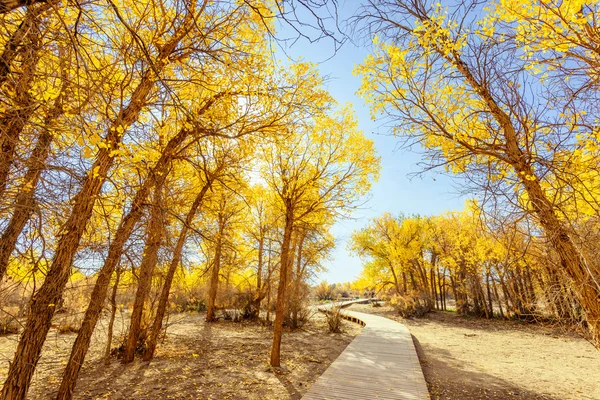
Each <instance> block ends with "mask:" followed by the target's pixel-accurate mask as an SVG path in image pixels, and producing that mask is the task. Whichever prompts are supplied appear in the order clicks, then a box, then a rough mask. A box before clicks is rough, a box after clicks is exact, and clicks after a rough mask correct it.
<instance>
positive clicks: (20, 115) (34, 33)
mask: <svg viewBox="0 0 600 400" xmlns="http://www.w3.org/2000/svg"><path fill="white" fill-rule="evenodd" d="M39 35H40V32H39V30H38V29H37V27H35V28H32V29H31V32H30V34H28V35H27V39H28V41H31V43H25V45H24V46H22V47H21V49H18V50H17V51H18V52H20V53H22V54H23V71H21V74H20V76H19V78H18V79H17V80H16V81H15V82H14V86H13V88H12V89H13V90H14V92H15V99H14V103H15V108H13V109H12V110H10V111H8V112H6V113H5V114H4V115H3V116H2V117H1V118H0V151H1V153H0V197H2V196H4V192H5V191H6V187H7V185H8V177H9V173H10V168H11V166H12V164H13V162H14V157H15V153H16V151H17V145H18V144H19V141H20V137H21V133H22V132H23V129H24V128H25V126H26V125H27V123H28V122H29V118H31V116H32V115H33V112H34V111H35V109H36V102H35V100H34V99H33V98H32V97H31V93H30V91H31V88H32V85H33V82H34V79H35V76H34V75H35V71H36V69H37V64H38V61H39ZM3 56H4V54H3Z"/></svg>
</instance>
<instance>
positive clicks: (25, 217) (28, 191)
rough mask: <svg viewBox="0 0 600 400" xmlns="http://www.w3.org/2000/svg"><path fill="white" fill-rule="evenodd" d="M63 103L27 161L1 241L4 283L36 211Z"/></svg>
mask: <svg viewBox="0 0 600 400" xmlns="http://www.w3.org/2000/svg"><path fill="white" fill-rule="evenodd" d="M62 102H63V99H62V94H61V95H60V96H59V97H58V98H57V99H56V101H55V102H54V106H53V108H52V110H51V111H50V113H49V114H48V115H47V117H46V118H45V120H44V127H43V129H42V131H41V132H40V134H39V136H38V138H37V142H36V144H35V148H34V149H33V152H32V153H31V155H30V156H29V159H28V160H27V166H26V167H27V172H26V173H25V177H24V178H23V183H22V185H21V187H20V190H19V193H18V194H17V198H16V199H15V209H14V211H13V215H12V216H11V218H10V221H9V223H8V225H7V226H6V229H5V230H4V232H3V233H2V238H1V239H0V280H2V278H3V277H4V274H5V273H6V269H7V268H8V260H9V258H10V255H11V254H12V252H13V251H14V249H15V246H16V244H17V239H18V238H19V235H20V234H21V232H22V231H23V228H24V227H25V225H26V224H27V221H29V219H30V218H31V216H32V215H33V212H34V210H35V204H36V202H35V190H36V188H37V184H38V181H39V179H40V176H41V174H42V172H43V171H44V170H45V169H46V162H47V159H48V155H49V154H50V145H51V143H52V138H53V136H52V133H51V132H50V126H51V125H52V124H53V122H54V121H55V120H56V118H58V117H59V116H60V115H61V114H62V113H63V107H62Z"/></svg>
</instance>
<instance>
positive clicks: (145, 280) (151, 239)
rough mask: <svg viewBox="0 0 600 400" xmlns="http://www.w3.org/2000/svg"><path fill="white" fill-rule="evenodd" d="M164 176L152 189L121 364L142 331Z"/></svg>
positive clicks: (156, 245) (159, 241)
mask: <svg viewBox="0 0 600 400" xmlns="http://www.w3.org/2000/svg"><path fill="white" fill-rule="evenodd" d="M165 177H166V174H164V175H161V176H158V177H156V178H155V179H156V186H155V188H154V201H153V202H152V209H151V212H150V221H149V222H148V229H147V231H146V236H147V237H146V245H145V246H144V256H143V257H142V262H141V264H140V275H139V279H138V287H137V291H136V293H135V300H134V303H133V311H132V313H131V321H130V323H129V334H128V336H127V344H126V345H125V352H124V354H123V360H122V362H123V364H127V363H130V362H132V361H133V359H134V357H135V352H136V349H137V345H138V341H139V338H140V334H141V330H142V316H143V313H144V305H145V304H146V299H147V298H148V295H149V294H150V289H151V287H152V275H153V274H154V268H155V267H156V263H157V262H158V250H159V249H160V246H161V244H162V240H163V233H164V228H163V223H164V218H163V212H162V207H163V202H162V192H163V184H164V181H165Z"/></svg>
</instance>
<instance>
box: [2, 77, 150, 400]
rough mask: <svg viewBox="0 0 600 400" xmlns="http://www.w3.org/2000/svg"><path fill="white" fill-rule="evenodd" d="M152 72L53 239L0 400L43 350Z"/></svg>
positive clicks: (22, 392)
mask: <svg viewBox="0 0 600 400" xmlns="http://www.w3.org/2000/svg"><path fill="white" fill-rule="evenodd" d="M152 76H154V75H153V72H148V73H147V74H146V75H145V76H144V77H143V78H142V80H141V82H140V85H139V86H138V87H137V88H136V90H135V91H134V93H133V95H132V97H131V101H130V103H129V105H128V106H127V107H126V108H124V109H122V110H121V112H120V113H119V115H118V117H117V119H116V120H115V121H113V123H112V125H111V127H110V128H109V131H108V134H107V135H106V138H105V143H106V144H107V145H106V147H104V148H102V149H99V150H98V156H97V158H96V160H95V162H94V164H93V165H92V168H90V170H89V173H88V175H87V176H86V178H85V180H84V182H83V185H82V187H81V190H80V191H79V193H77V195H75V197H74V198H73V208H72V211H71V215H70V216H69V218H68V219H67V221H66V222H65V223H64V224H63V226H62V227H61V229H60V233H59V234H58V237H59V240H58V243H57V246H56V250H55V252H54V258H53V259H52V262H51V264H50V268H49V270H48V274H47V275H46V279H45V280H44V283H43V284H42V286H41V287H40V289H39V290H38V292H37V293H36V296H35V298H34V299H33V301H32V302H31V307H30V312H29V316H28V318H27V322H26V324H25V329H24V330H23V334H22V335H21V339H20V340H19V344H18V346H17V350H16V352H15V356H14V359H13V362H12V363H11V364H10V368H9V371H8V376H7V378H6V381H5V383H4V386H3V388H2V393H1V395H0V398H1V399H2V400H20V399H24V398H25V396H26V394H27V390H28V389H29V384H30V382H31V378H32V376H33V372H34V370H35V367H36V365H37V362H38V360H39V357H40V354H41V351H42V346H43V344H44V341H45V340H46V335H47V334H48V330H49V329H50V325H51V321H52V317H53V316H54V311H55V309H56V304H58V303H60V301H61V300H62V294H63V290H64V287H65V285H66V283H67V281H68V280H69V276H70V275H71V266H72V264H73V257H74V256H75V253H76V251H77V248H78V246H79V241H80V240H81V236H82V235H83V232H84V230H85V227H86V225H87V222H88V220H89V219H90V217H91V215H92V210H93V208H94V204H95V202H96V198H97V197H98V195H99V193H100V189H101V188H102V185H103V184H104V181H105V180H106V175H107V173H108V171H109V170H110V169H111V167H112V165H113V161H114V157H115V155H114V153H113V150H115V149H117V148H118V146H119V144H120V142H121V139H122V134H121V133H119V131H120V132H122V129H126V128H128V127H129V126H130V125H131V124H132V123H133V122H135V121H136V120H137V118H138V116H139V113H140V111H141V110H142V108H143V106H144V105H145V103H146V98H147V96H148V95H149V93H150V90H151V89H152V87H153V85H154V79H152V78H150V77H152Z"/></svg>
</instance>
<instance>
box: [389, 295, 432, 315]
mask: <svg viewBox="0 0 600 400" xmlns="http://www.w3.org/2000/svg"><path fill="white" fill-rule="evenodd" d="M389 304H390V305H391V306H392V307H394V308H395V309H396V311H398V314H400V316H401V317H403V318H411V317H422V316H424V315H425V314H427V313H428V312H429V311H431V308H432V307H431V306H432V304H431V299H430V298H429V296H428V295H427V294H424V293H417V292H410V293H408V294H405V295H399V294H394V295H392V297H391V298H390V299H389Z"/></svg>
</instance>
